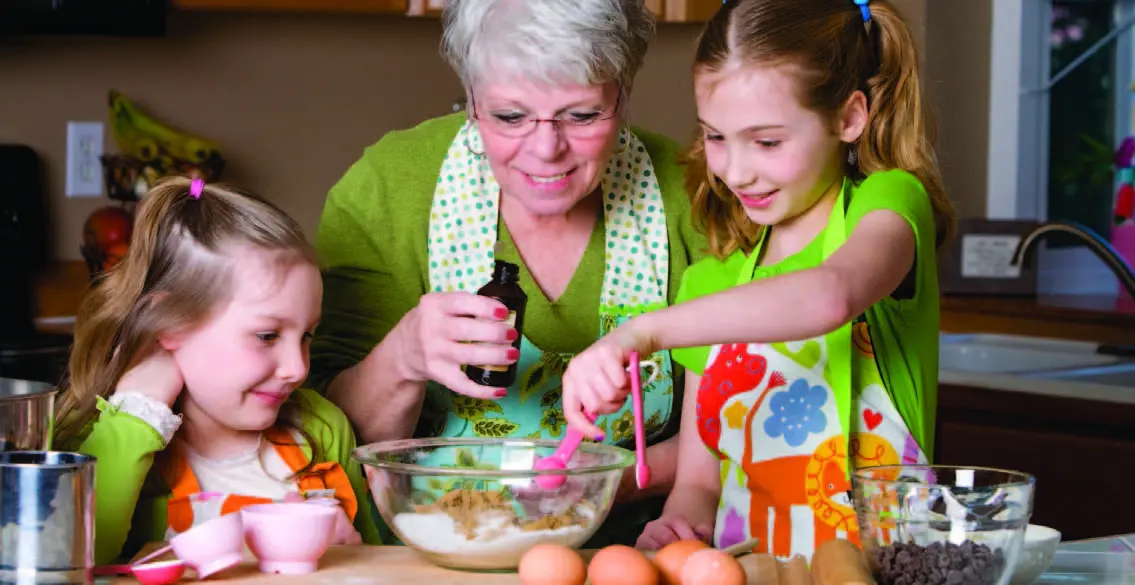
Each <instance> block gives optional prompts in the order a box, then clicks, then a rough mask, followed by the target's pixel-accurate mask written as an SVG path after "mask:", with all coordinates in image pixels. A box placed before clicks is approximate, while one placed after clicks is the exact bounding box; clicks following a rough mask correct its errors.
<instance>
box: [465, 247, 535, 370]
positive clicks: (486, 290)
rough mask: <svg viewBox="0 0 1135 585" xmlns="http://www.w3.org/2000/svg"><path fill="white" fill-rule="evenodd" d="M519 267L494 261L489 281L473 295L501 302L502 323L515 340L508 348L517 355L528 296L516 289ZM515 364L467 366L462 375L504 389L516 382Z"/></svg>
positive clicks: (520, 289)
mask: <svg viewBox="0 0 1135 585" xmlns="http://www.w3.org/2000/svg"><path fill="white" fill-rule="evenodd" d="M519 280H520V267H519V266H517V265H516V264H513V263H511V262H505V261H504V260H497V261H496V264H495V265H494V267H493V278H492V280H490V281H489V282H488V284H486V285H485V286H482V287H481V289H480V290H478V291H477V294H479V295H481V296H483V297H489V298H493V299H496V300H498V301H500V302H501V304H503V305H504V306H505V308H507V309H508V317H507V318H505V322H506V323H508V324H509V325H511V326H512V327H513V329H516V333H517V336H516V340H515V341H513V342H512V346H513V347H515V348H516V351H520V340H521V338H522V337H523V336H524V308H525V307H526V306H527V305H528V295H526V294H524V289H522V288H520V282H519ZM516 370H517V363H516V362H513V363H511V364H509V365H507V366H488V365H479V366H475V365H472V364H470V365H467V366H465V375H466V376H468V377H469V379H470V380H472V381H474V382H476V383H478V384H480V385H482V386H491V387H494V388H508V387H509V386H511V385H512V384H513V382H515V381H516Z"/></svg>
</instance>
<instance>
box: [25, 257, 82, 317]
mask: <svg viewBox="0 0 1135 585" xmlns="http://www.w3.org/2000/svg"><path fill="white" fill-rule="evenodd" d="M90 284H91V275H90V273H89V272H88V271H87V264H86V263H85V262H82V261H75V262H57V263H55V264H52V265H51V267H50V268H49V269H47V270H45V271H44V272H43V273H42V274H40V276H39V280H38V282H37V283H36V301H37V307H36V316H37V317H66V316H73V315H74V314H75V312H76V311H77V310H78V309H79V301H81V300H82V299H83V294H85V293H86V292H87V288H88V287H89V286H90Z"/></svg>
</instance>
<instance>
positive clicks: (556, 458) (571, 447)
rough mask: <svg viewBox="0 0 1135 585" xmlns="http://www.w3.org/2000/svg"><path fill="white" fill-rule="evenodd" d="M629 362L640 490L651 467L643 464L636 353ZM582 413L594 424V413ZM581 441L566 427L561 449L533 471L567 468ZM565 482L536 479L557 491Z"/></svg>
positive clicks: (553, 478) (561, 478)
mask: <svg viewBox="0 0 1135 585" xmlns="http://www.w3.org/2000/svg"><path fill="white" fill-rule="evenodd" d="M630 362H631V363H630V366H628V367H627V371H628V372H629V373H630V376H631V400H632V408H633V409H634V439H635V458H636V461H635V483H636V484H637V485H638V488H639V489H642V488H644V487H646V486H647V485H648V484H649V483H650V465H648V464H647V463H646V433H644V432H643V422H642V421H643V404H642V368H641V365H640V363H639V359H638V353H637V352H631V356H630ZM652 365H653V364H652ZM653 376H654V374H653V373H652V374H651V377H653ZM584 414H585V415H586V416H587V419H588V420H590V421H591V422H595V418H596V416H595V414H594V413H590V412H585V413H584ZM581 442H583V434H582V433H580V432H579V431H578V430H576V429H575V428H574V427H568V429H567V432H566V433H565V434H564V440H563V441H561V442H560V446H559V447H557V448H556V452H555V453H552V454H551V455H549V456H547V457H541V458H540V459H537V460H536V463H535V464H534V465H533V467H532V468H533V469H536V470H548V469H567V462H568V461H570V460H571V457H572V455H574V454H575V451H576V449H578V448H579V444H580V443H581ZM565 481H567V476H566V475H539V476H536V485H538V486H540V487H541V488H544V489H548V490H554V489H556V488H559V487H560V486H562V485H563V484H564V482H565Z"/></svg>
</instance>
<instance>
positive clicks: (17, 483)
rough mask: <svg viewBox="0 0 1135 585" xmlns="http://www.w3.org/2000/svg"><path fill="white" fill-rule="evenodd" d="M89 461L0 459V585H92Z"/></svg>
mask: <svg viewBox="0 0 1135 585" xmlns="http://www.w3.org/2000/svg"><path fill="white" fill-rule="evenodd" d="M95 461H96V459H95V458H94V457H92V456H90V455H83V454H81V453H68V452H61V451H8V452H6V453H0V584H4V585H7V584H12V585H24V584H29V585H30V584H31V583H63V584H67V585H71V584H79V583H82V584H84V585H85V584H90V583H94V533H95Z"/></svg>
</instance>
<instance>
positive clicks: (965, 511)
mask: <svg viewBox="0 0 1135 585" xmlns="http://www.w3.org/2000/svg"><path fill="white" fill-rule="evenodd" d="M851 483H852V501H853V503H854V506H855V513H856V517H857V519H858V521H859V536H860V540H861V544H862V548H863V552H864V554H865V555H866V557H867V560H868V564H869V565H870V567H871V570H872V572H873V573H874V576H875V579H876V581H878V583H879V585H1008V583H1009V580H1010V578H1011V577H1012V574H1013V568H1014V566H1015V565H1016V563H1017V558H1018V556H1019V555H1020V552H1021V548H1022V546H1023V544H1024V538H1025V529H1026V528H1027V526H1028V524H1029V518H1030V517H1031V516H1032V511H1033V493H1034V490H1035V485H1036V480H1035V478H1033V476H1031V475H1029V474H1026V473H1021V472H1018V471H1009V470H1003V469H989V468H978V467H953V466H945V465H884V466H877V467H866V468H861V469H858V470H856V471H855V472H854V473H853V474H852V477H851Z"/></svg>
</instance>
